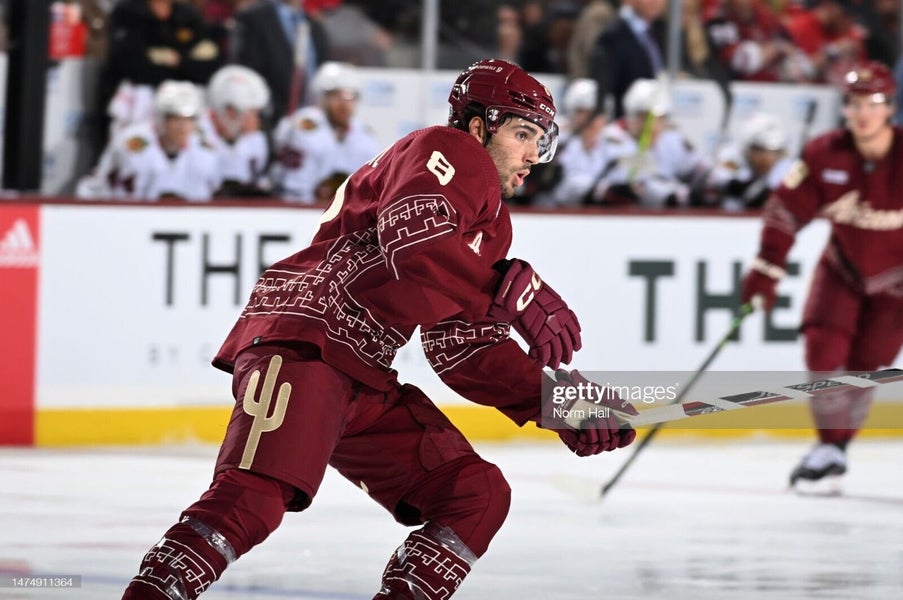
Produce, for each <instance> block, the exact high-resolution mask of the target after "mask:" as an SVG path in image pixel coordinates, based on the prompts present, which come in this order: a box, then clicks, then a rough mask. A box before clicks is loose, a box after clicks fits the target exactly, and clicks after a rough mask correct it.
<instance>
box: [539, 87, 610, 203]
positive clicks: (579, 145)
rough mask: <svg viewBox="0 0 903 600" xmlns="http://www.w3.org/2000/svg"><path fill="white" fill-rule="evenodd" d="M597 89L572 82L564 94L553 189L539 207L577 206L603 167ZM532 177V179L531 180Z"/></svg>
mask: <svg viewBox="0 0 903 600" xmlns="http://www.w3.org/2000/svg"><path fill="white" fill-rule="evenodd" d="M597 88H598V86H597V84H596V82H595V80H593V79H588V78H585V79H575V80H574V81H572V82H571V83H570V84H569V85H568V87H567V89H566V90H565V93H564V100H563V102H562V105H563V107H562V108H563V112H564V115H565V118H566V121H565V123H564V124H563V127H562V132H563V133H562V136H561V141H560V142H559V144H558V151H557V152H556V157H555V161H554V162H553V163H550V164H554V165H556V166H557V176H556V178H555V181H554V182H552V183H554V188H553V189H552V190H551V191H550V193H547V194H546V197H545V198H541V199H540V200H539V201H538V202H537V203H538V204H553V205H558V206H568V205H570V206H579V205H581V204H582V203H583V197H584V196H585V195H586V193H587V192H588V191H589V190H590V188H591V187H592V185H593V183H594V182H595V181H597V179H598V177H599V175H600V174H601V173H602V170H603V169H604V168H605V164H606V153H605V144H604V142H603V139H602V130H603V128H604V127H605V124H606V116H605V115H604V114H602V113H600V112H598V111H597V110H596V98H597V95H598V89H597ZM531 177H532V176H531Z"/></svg>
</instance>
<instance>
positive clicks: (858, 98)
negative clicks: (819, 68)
mask: <svg viewBox="0 0 903 600" xmlns="http://www.w3.org/2000/svg"><path fill="white" fill-rule="evenodd" d="M894 88H895V86H894V80H893V76H892V75H891V73H890V71H889V70H888V69H887V67H885V66H884V65H882V64H880V63H877V62H868V63H864V64H863V65H861V66H858V67H857V68H855V69H853V70H851V71H849V72H848V73H847V75H846V78H845V83H844V86H843V94H844V95H843V115H844V118H845V120H846V128H845V129H839V130H835V131H831V132H829V133H826V134H824V135H822V136H820V137H817V138H815V139H814V140H812V141H811V142H809V143H808V144H806V146H805V147H804V149H803V152H802V154H801V157H800V159H799V160H797V161H796V162H795V163H794V164H793V166H792V167H791V168H790V170H789V171H788V172H787V175H786V176H785V177H784V181H783V183H782V184H781V186H780V187H779V188H778V189H777V191H775V193H774V194H772V196H771V198H770V199H769V200H768V202H767V204H766V206H765V212H764V226H763V229H762V236H761V244H760V246H759V253H758V256H757V257H756V259H755V260H754V261H753V264H752V269H751V270H750V271H749V273H748V274H747V275H746V278H745V280H744V283H743V294H742V295H743V302H748V301H750V300H751V299H753V298H754V297H756V296H758V297H760V298H761V299H762V301H763V303H764V307H765V309H766V310H770V309H771V308H772V307H773V306H774V302H775V287H776V286H777V283H778V281H780V279H781V278H782V277H783V276H784V274H785V265H786V260H787V253H788V252H789V250H790V248H791V247H792V246H793V242H794V239H795V237H796V233H797V231H799V230H800V229H801V228H802V227H803V226H805V225H806V224H807V223H808V222H809V221H811V220H812V219H813V218H815V217H816V216H824V217H826V218H828V219H830V221H831V223H832V231H831V237H830V240H829V241H828V245H827V247H826V248H825V251H824V253H823V254H822V257H821V260H820V261H819V263H818V266H817V268H816V271H815V274H814V276H813V279H812V284H811V287H810V289H809V294H808V299H807V301H806V306H805V309H804V312H803V322H802V333H803V335H804V337H805V360H806V367H807V368H808V369H809V370H810V371H821V372H831V371H838V370H841V369H843V370H849V371H870V370H875V369H878V368H879V367H881V366H883V365H889V364H890V363H891V362H892V361H893V360H894V357H895V356H896V355H897V353H898V352H899V350H900V347H901V344H903V198H901V196H900V187H901V179H900V173H901V171H900V168H899V165H900V164H901V163H903V131H901V130H900V129H899V128H896V127H893V126H892V125H891V118H892V116H893V114H894V108H893V98H894V93H895V89H894ZM869 402H870V394H869V392H868V390H865V391H861V392H855V393H851V394H846V395H844V396H841V397H835V398H832V399H830V400H822V401H819V402H813V403H812V404H811V411H812V415H813V418H814V421H815V426H816V427H817V429H818V439H819V443H818V444H817V445H816V446H815V447H814V448H813V449H812V451H811V452H809V453H808V454H806V456H804V457H803V459H802V462H801V463H800V464H799V466H797V467H796V468H795V469H794V470H793V472H792V473H791V475H790V484H791V486H800V485H806V484H807V483H811V482H819V480H822V479H823V478H826V477H827V476H831V475H842V474H843V473H844V472H846V468H847V465H846V456H845V451H846V448H847V445H848V444H849V442H850V440H852V439H853V437H854V436H855V435H856V432H857V431H858V430H859V428H860V426H861V425H862V423H863V421H864V420H865V417H866V415H867V413H868V406H869ZM825 483H826V482H819V483H818V484H817V486H814V487H820V488H824V487H827V486H826V485H824V484H825ZM833 483H836V482H832V484H833ZM832 484H829V485H832ZM823 491H827V490H823Z"/></svg>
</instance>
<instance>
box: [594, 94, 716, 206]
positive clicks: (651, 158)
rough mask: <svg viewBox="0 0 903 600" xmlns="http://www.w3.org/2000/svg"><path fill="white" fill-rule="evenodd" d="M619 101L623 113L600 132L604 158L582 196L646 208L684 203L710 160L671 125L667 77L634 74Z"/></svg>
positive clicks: (699, 186)
mask: <svg viewBox="0 0 903 600" xmlns="http://www.w3.org/2000/svg"><path fill="white" fill-rule="evenodd" d="M623 104H624V112H625V115H624V118H623V119H619V120H618V121H615V122H614V123H611V124H609V125H608V126H606V127H605V129H604V130H603V132H602V138H603V143H604V150H605V154H606V162H605V166H604V167H603V168H602V169H601V171H600V172H599V174H598V175H597V176H596V179H595V181H594V182H592V184H591V185H590V187H589V188H588V191H587V195H586V197H585V201H586V202H587V203H589V204H625V203H629V204H633V203H637V204H640V205H642V206H647V207H650V208H658V207H664V206H688V205H689V204H691V203H692V202H693V200H694V197H695V196H694V194H697V193H698V192H699V191H701V189H702V186H703V184H704V182H705V180H706V177H707V175H708V173H709V171H710V170H711V168H712V164H711V162H710V161H709V160H708V159H706V158H705V157H704V156H703V155H702V154H701V153H699V152H698V151H696V150H695V149H694V148H693V146H692V145H691V144H690V142H689V141H688V140H687V139H686V137H684V135H683V134H682V133H680V131H678V130H677V129H675V128H673V127H671V126H670V125H669V123H668V115H669V114H670V112H671V101H670V98H669V97H668V93H667V85H666V82H663V81H661V80H654V79H637V80H636V81H634V82H633V83H632V84H631V85H630V88H628V90H627V93H626V94H625V95H624V101H623Z"/></svg>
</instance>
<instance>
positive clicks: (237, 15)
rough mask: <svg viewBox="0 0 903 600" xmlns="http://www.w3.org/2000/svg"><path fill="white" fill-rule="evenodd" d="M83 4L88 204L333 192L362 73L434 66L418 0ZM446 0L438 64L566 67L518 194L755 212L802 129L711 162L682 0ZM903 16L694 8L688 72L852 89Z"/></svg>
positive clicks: (885, 50) (817, 2)
mask: <svg viewBox="0 0 903 600" xmlns="http://www.w3.org/2000/svg"><path fill="white" fill-rule="evenodd" d="M5 4H6V2H0V7H2V8H3V9H4V12H6V10H8V9H7V7H6V6H5ZM66 4H67V6H68V7H70V8H72V9H73V10H74V13H75V14H76V15H77V18H78V19H80V21H81V26H82V27H83V28H84V32H85V36H86V51H87V53H88V54H89V55H91V56H93V57H94V58H96V59H97V60H98V61H99V62H100V63H101V65H102V66H101V70H100V78H99V84H98V90H97V94H96V96H97V102H96V106H95V107H94V110H93V117H92V118H90V119H89V121H90V122H91V123H93V124H95V127H93V128H92V131H93V135H92V136H91V138H92V139H91V144H90V145H91V150H90V153H91V155H92V164H93V165H94V168H93V169H92V171H91V172H90V173H88V174H85V175H84V176H83V177H82V178H81V179H80V181H79V182H78V185H77V189H76V193H77V195H79V196H80V197H84V198H142V199H154V198H158V197H179V198H184V199H187V200H195V201H197V200H203V199H208V198H211V197H215V196H233V197H235V196H242V197H252V196H253V197H260V196H273V197H278V198H282V199H285V200H286V201H291V202H301V203H313V202H325V201H328V199H329V197H330V196H331V195H332V192H333V191H334V190H335V189H336V188H337V186H338V185H340V184H341V181H342V180H343V179H344V176H345V175H347V174H348V173H350V172H352V171H353V170H354V169H355V168H356V167H357V166H358V165H359V164H362V163H363V162H365V161H366V160H367V159H368V157H371V156H373V155H375V153H376V151H378V143H377V142H376V140H375V138H374V136H373V134H372V133H370V132H369V130H368V127H367V124H366V123H363V122H361V120H360V119H359V118H358V117H357V116H356V114H355V113H356V110H357V105H358V102H359V100H360V96H361V93H362V89H361V86H360V81H359V79H358V77H357V75H356V73H355V68H356V67H357V66H368V67H370V66H385V67H389V68H410V67H417V66H419V64H420V52H421V49H420V25H421V18H422V10H423V3H422V2H420V1H414V0H387V1H385V2H362V1H353V0H69V1H68V2H67V3H66ZM439 5H440V7H441V8H440V10H441V15H440V26H439V40H438V41H439V44H438V49H437V56H436V62H437V65H436V66H437V67H438V68H440V69H460V68H462V67H463V66H466V65H467V64H470V63H471V62H473V61H475V60H478V59H480V58H483V57H486V56H496V57H499V58H504V59H506V60H509V61H512V62H515V63H517V64H518V65H520V66H521V67H523V68H524V69H525V70H527V71H528V72H538V73H555V74H559V75H562V76H564V77H565V78H566V79H567V82H568V85H567V89H566V90H565V92H564V94H563V95H562V97H559V98H556V102H557V104H558V109H559V119H558V120H559V122H560V124H561V127H562V135H561V139H560V147H559V150H558V154H557V157H556V159H555V160H554V161H553V162H552V163H550V164H548V165H537V166H536V167H535V168H534V169H533V172H532V173H531V174H530V176H529V177H528V178H527V180H526V181H525V182H524V185H523V186H522V187H521V189H519V190H518V193H517V194H516V196H515V197H514V198H512V199H511V200H510V202H512V203H517V204H520V205H538V206H546V207H549V206H569V207H579V206H624V205H639V206H644V207H693V206H702V207H724V208H727V209H742V208H756V207H759V206H761V204H762V203H763V201H764V199H765V197H767V191H768V189H770V188H771V187H774V186H775V185H777V183H778V182H780V180H781V178H782V176H783V173H784V172H785V171H786V169H787V168H788V167H789V165H790V160H789V159H790V158H792V157H789V156H788V152H789V148H788V132H787V131H786V129H785V124H783V123H782V122H781V121H780V120H778V119H776V118H775V117H774V115H770V114H767V112H766V113H762V114H756V115H753V117H752V118H750V119H748V120H747V121H748V122H745V123H743V124H742V126H741V127H739V129H738V132H737V135H735V136H734V137H735V139H731V140H723V141H722V143H720V144H719V146H718V149H717V151H716V152H715V153H714V155H711V156H710V155H706V154H705V153H702V152H700V151H699V150H697V149H694V148H693V147H692V144H691V143H690V142H689V141H688V140H687V138H686V137H685V136H684V135H682V134H681V132H680V131H679V130H678V128H677V127H676V125H675V124H674V123H673V121H670V120H669V118H668V117H669V114H670V113H671V105H672V102H671V99H670V98H669V97H668V91H667V90H668V89H669V87H670V86H669V84H668V81H667V80H666V79H664V78H663V77H662V74H663V72H664V71H665V69H666V65H668V64H670V62H671V61H670V57H669V56H668V44H666V36H667V26H668V24H667V12H668V1H667V0H620V2H618V1H617V0H583V1H575V0H507V1H501V2H492V3H486V2H477V1H474V0H459V1H457V2H454V3H451V2H440V3H439ZM898 12H899V2H898V1H896V0H771V1H766V0H683V2H682V23H681V31H682V39H681V43H680V44H679V49H680V57H679V65H680V69H679V72H680V77H688V78H704V79H712V80H715V81H716V82H718V83H719V84H720V85H722V86H724V85H726V84H727V83H729V82H730V81H753V82H784V83H807V84H826V85H834V86H837V85H841V84H842V78H843V76H844V74H845V73H847V72H848V71H849V70H850V68H851V67H852V66H854V65H856V64H859V63H861V62H862V61H865V60H874V61H878V62H881V63H883V64H885V65H887V66H888V67H889V68H894V67H895V66H897V63H898V62H899V61H898V58H899V56H900V41H899V35H898V31H899V25H898V24H899V14H898ZM625 56H629V57H637V58H636V59H635V60H634V59H631V60H624V59H623V57H625ZM896 73H897V76H898V79H899V78H903V66H900V67H899V68H897V70H896ZM217 78H219V79H217ZM215 81H218V84H217V85H214V82H215ZM164 84H166V85H165V86H164ZM177 84H178V85H177ZM181 84H184V85H181ZM186 86H187V87H186ZM900 87H903V86H899V85H898V89H899V88H900ZM897 104H898V105H899V104H900V103H897ZM189 175H190V176H189ZM189 179H190V180H192V181H188V180H189ZM157 180H159V181H163V182H165V183H163V184H161V183H158V182H156V181H157Z"/></svg>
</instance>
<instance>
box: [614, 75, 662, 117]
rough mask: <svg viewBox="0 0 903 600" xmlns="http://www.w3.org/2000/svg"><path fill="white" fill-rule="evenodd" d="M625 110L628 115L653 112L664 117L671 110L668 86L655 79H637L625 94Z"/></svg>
mask: <svg viewBox="0 0 903 600" xmlns="http://www.w3.org/2000/svg"><path fill="white" fill-rule="evenodd" d="M623 104H624V112H625V113H626V114H628V115H635V114H638V113H648V112H651V113H652V114H653V115H655V116H656V117H663V116H665V115H667V114H668V113H670V112H671V99H670V98H669V97H668V86H667V85H666V84H665V82H662V81H658V80H655V79H637V80H636V81H634V82H633V83H632V84H631V85H630V87H629V88H628V89H627V93H626V94H624V100H623Z"/></svg>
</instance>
